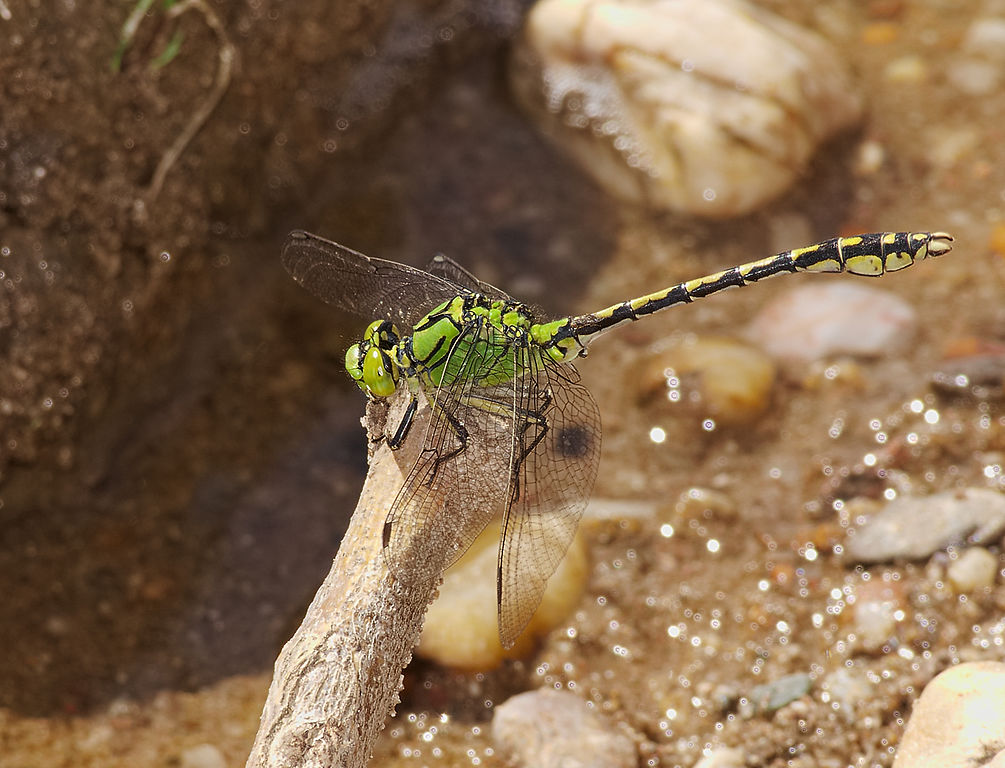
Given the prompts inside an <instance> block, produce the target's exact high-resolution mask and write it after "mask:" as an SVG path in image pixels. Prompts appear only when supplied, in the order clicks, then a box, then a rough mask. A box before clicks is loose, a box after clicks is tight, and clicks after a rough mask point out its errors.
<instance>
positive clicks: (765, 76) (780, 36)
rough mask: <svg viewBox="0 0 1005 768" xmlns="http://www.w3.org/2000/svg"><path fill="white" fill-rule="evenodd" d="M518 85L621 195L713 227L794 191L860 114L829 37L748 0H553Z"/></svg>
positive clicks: (525, 53)
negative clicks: (823, 145)
mask: <svg viewBox="0 0 1005 768" xmlns="http://www.w3.org/2000/svg"><path fill="white" fill-rule="evenodd" d="M512 82H513V86H514V91H515V93H516V95H517V98H518V100H519V101H520V102H521V103H522V104H524V105H525V107H526V108H527V109H528V111H529V112H530V113H531V114H533V115H535V116H536V117H537V118H538V120H539V123H540V125H541V127H542V129H543V130H544V132H545V133H546V134H547V135H549V136H550V137H551V138H552V139H554V140H555V142H556V143H557V144H558V145H559V146H560V147H562V148H563V149H564V150H566V151H567V152H568V153H569V154H570V155H572V156H573V157H574V158H575V159H576V160H578V161H579V163H580V164H581V165H582V167H583V168H584V170H586V171H587V172H588V173H590V174H591V175H592V176H593V177H594V178H595V179H596V180H597V181H598V182H599V183H600V184H601V185H602V186H604V187H605V188H607V189H608V191H610V192H611V193H612V194H614V195H616V196H618V197H621V198H624V199H626V200H629V201H632V202H636V203H642V204H646V205H651V206H653V207H656V208H668V209H671V210H676V211H683V212H687V213H691V214H696V215H700V216H710V217H725V216H733V215H738V214H743V213H746V212H749V211H751V210H754V209H756V208H757V207H758V206H760V205H761V204H762V203H764V202H766V201H768V200H770V199H771V198H773V197H775V196H776V195H778V194H779V193H781V192H782V191H784V190H785V189H786V188H787V187H788V186H789V185H790V184H791V183H792V182H793V180H794V179H796V178H797V177H798V175H799V174H800V173H801V172H802V171H803V169H804V168H805V167H806V165H807V163H808V161H809V159H810V157H811V156H812V154H813V151H814V149H815V148H816V147H817V145H818V144H819V143H820V142H821V141H823V140H825V139H827V138H828V137H830V136H832V135H833V134H835V133H837V132H838V131H840V130H842V129H845V128H847V127H849V126H851V125H853V124H854V123H856V122H857V121H858V119H859V117H860V115H861V103H860V99H859V96H858V95H857V93H856V92H855V91H854V90H853V89H852V86H851V83H850V80H849V77H848V74H847V70H846V67H845V64H844V62H843V61H842V60H841V59H840V57H839V56H838V55H837V53H836V52H835V50H834V49H833V48H832V47H831V46H830V45H829V44H828V43H827V42H826V41H825V40H824V39H823V38H821V37H819V36H818V35H816V34H814V33H812V32H810V31H808V30H806V29H802V28H800V27H798V26H796V25H794V24H791V23H789V22H787V21H785V20H784V19H781V18H779V17H777V16H774V15H772V14H770V13H768V12H767V11H764V10H761V9H759V8H757V7H755V6H753V5H750V4H748V3H746V2H743V0H623V1H622V2H616V1H615V0H542V2H539V3H538V4H537V5H536V6H535V7H534V9H533V10H532V11H531V13H530V15H529V16H528V19H527V23H526V26H525V30H524V35H523V42H522V45H520V46H519V47H518V48H517V53H516V55H515V56H514V63H513V69H512Z"/></svg>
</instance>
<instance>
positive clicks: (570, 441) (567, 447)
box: [555, 424, 593, 459]
mask: <svg viewBox="0 0 1005 768" xmlns="http://www.w3.org/2000/svg"><path fill="white" fill-rule="evenodd" d="M592 441H593V436H592V435H591V434H590V431H589V430H588V429H587V428H586V427H583V426H581V425H579V424H573V425H571V426H565V427H563V428H562V430H561V431H560V432H559V433H558V435H557V436H556V438H555V445H556V448H557V449H558V452H559V454H560V455H562V456H565V457H566V458H569V459H581V458H583V457H584V456H586V455H587V454H588V453H589V452H590V447H591V445H592Z"/></svg>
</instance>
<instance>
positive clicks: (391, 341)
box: [346, 232, 952, 397]
mask: <svg viewBox="0 0 1005 768" xmlns="http://www.w3.org/2000/svg"><path fill="white" fill-rule="evenodd" d="M951 243H952V237H951V236H950V235H947V234H946V233H944V232H880V233H875V234H868V235H856V236H854V237H838V238H833V239H831V240H827V241H824V242H822V243H817V244H816V245H811V246H809V247H806V248H797V249H795V250H792V251H784V252H783V253H779V254H776V255H774V256H769V257H768V258H765V259H760V260H758V261H752V262H748V263H746V264H741V265H739V266H736V267H732V268H730V269H726V270H723V271H721V272H716V273H714V274H711V275H706V276H705V277H699V278H697V279H694V280H688V281H685V282H683V283H679V284H677V285H674V286H671V287H670V288H666V289H664V290H661V291H657V292H655V293H650V294H647V295H645V296H640V297H639V298H637V299H632V300H630V301H625V302H622V303H620V304H615V305H613V306H610V307H608V308H606V309H602V310H600V311H599V312H593V313H590V314H587V315H580V316H577V317H566V318H562V319H560V320H554V321H551V322H545V323H537V322H535V320H534V317H533V315H532V314H531V311H530V309H529V308H528V307H527V306H525V305H524V304H520V303H519V302H515V301H511V300H505V299H491V298H488V297H486V296H483V295H481V294H478V293H466V294H464V295H459V296H457V297H455V298H453V299H450V300H448V301H446V302H444V303H443V304H441V305H439V306H438V307H435V308H434V309H432V310H431V311H430V312H429V313H428V314H427V315H426V316H425V317H423V318H422V320H420V321H419V322H418V323H416V325H415V326H414V328H412V329H410V330H411V334H410V335H407V336H401V335H400V334H399V332H398V329H397V328H395V327H394V326H393V325H392V324H391V323H390V322H389V321H387V320H377V321H374V322H373V323H371V324H370V326H369V327H368V328H367V329H366V332H365V334H364V336H363V339H362V341H360V342H359V343H358V344H354V345H352V346H351V347H350V348H349V351H348V352H347V353H346V370H347V371H348V372H349V375H350V376H352V378H353V379H354V380H355V381H356V383H357V384H358V385H359V387H360V388H361V389H362V390H363V391H364V392H365V393H366V394H367V395H368V396H370V397H388V396H389V395H391V394H392V393H393V392H394V390H395V388H396V386H397V383H398V380H399V379H400V378H404V379H405V380H406V381H408V383H409V387H410V388H412V389H413V391H414V390H415V389H417V388H418V387H422V388H429V387H433V388H435V387H440V386H451V385H453V384H454V383H456V382H458V381H465V382H468V383H470V384H472V385H475V386H482V387H488V386H495V385H499V384H503V383H505V382H507V381H510V380H512V379H513V378H514V377H515V376H516V375H517V374H518V373H521V372H522V371H521V366H523V367H526V366H539V365H542V364H544V365H548V364H558V363H565V362H569V361H571V360H573V359H575V358H576V357H579V356H581V355H583V354H585V353H586V347H587V345H588V344H589V343H590V342H591V341H592V340H593V339H594V338H596V337H597V336H598V335H600V334H601V333H603V332H605V331H608V330H610V329H611V328H614V327H615V326H617V325H620V324H621V323H624V322H629V321H634V320H637V319H639V318H640V317H643V316H645V315H650V314H653V313H654V312H659V311H661V310H663V309H667V308H669V307H672V306H675V305H677V304H687V303H690V302H692V301H694V300H695V299H699V298H703V297H705V296H710V295H711V294H713V293H718V292H720V291H723V290H725V289H726V288H738V287H742V286H744V285H749V284H751V283H755V282H758V281H760V280H764V279H766V278H769V277H773V276H775V275H780V274H787V273H793V272H850V273H852V274H856V275H866V276H869V277H879V276H881V275H883V274H885V273H886V272H895V271H898V270H900V269H904V268H905V267H909V266H910V265H911V264H913V263H914V262H915V261H918V260H921V259H925V258H928V257H932V256H941V255H942V254H944V253H946V252H948V251H949V250H950V249H951V247H952V246H951Z"/></svg>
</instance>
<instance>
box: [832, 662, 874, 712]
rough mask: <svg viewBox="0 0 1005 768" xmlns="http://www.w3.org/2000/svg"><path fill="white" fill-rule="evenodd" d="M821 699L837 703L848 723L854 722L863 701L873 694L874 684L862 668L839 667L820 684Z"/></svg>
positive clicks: (838, 709)
mask: <svg viewBox="0 0 1005 768" xmlns="http://www.w3.org/2000/svg"><path fill="white" fill-rule="evenodd" d="M820 688H821V693H820V696H821V700H822V701H824V702H825V703H830V704H832V705H835V706H836V708H837V711H838V712H840V714H841V716H842V717H843V718H844V720H845V722H847V723H854V722H855V721H856V719H857V714H858V709H859V707H860V706H861V705H862V702H865V701H868V700H869V698H870V697H871V696H872V695H873V686H872V685H871V684H870V683H869V681H868V680H867V679H866V678H865V676H864V674H863V673H862V671H861V670H860V669H855V668H849V667H839V668H838V669H836V670H834V671H833V672H831V673H830V674H828V675H827V677H825V678H824V679H823V682H822V683H821V684H820Z"/></svg>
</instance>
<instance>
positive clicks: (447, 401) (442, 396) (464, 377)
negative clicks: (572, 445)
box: [384, 323, 514, 580]
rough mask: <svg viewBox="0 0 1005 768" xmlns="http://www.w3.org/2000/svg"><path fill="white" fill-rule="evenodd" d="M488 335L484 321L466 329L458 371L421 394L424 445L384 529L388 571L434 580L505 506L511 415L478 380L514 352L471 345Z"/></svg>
mask: <svg viewBox="0 0 1005 768" xmlns="http://www.w3.org/2000/svg"><path fill="white" fill-rule="evenodd" d="M492 332H493V331H492V329H491V328H490V327H488V325H487V324H477V323H475V324H472V325H471V327H469V328H466V329H464V331H463V332H462V334H461V335H460V336H459V337H458V340H457V341H456V342H455V343H454V345H453V348H452V350H451V356H452V359H451V360H450V362H449V363H448V365H451V366H456V367H457V368H458V369H459V371H460V375H458V377H457V379H456V381H455V382H454V383H453V384H452V385H449V386H448V385H445V386H441V387H439V388H437V389H435V390H433V391H431V392H429V393H427V397H428V399H429V401H430V408H431V411H432V412H431V414H430V420H429V425H428V426H427V429H426V433H425V436H424V438H423V446H422V450H421V453H420V455H419V458H418V459H417V460H416V462H415V465H414V466H413V467H412V469H411V471H410V472H409V474H408V477H407V478H406V480H405V483H404V484H403V485H402V488H401V490H400V492H399V493H398V496H397V498H396V499H395V501H394V504H393V505H392V507H391V510H390V512H389V513H388V517H387V521H386V523H385V526H384V557H385V560H386V561H387V564H388V567H389V568H390V569H391V572H392V573H395V574H401V573H403V572H405V571H406V567H405V563H407V564H408V566H407V570H408V571H409V572H419V573H421V574H422V575H423V577H424V578H428V579H430V580H433V579H436V578H438V577H439V575H440V573H441V572H442V570H443V568H445V567H447V566H448V565H450V564H451V563H453V562H454V561H456V560H457V558H459V557H460V556H461V555H462V554H463V553H464V552H465V551H466V550H467V549H468V547H469V546H470V545H471V543H472V542H473V541H474V540H475V538H476V537H477V536H478V534H479V533H481V531H482V529H484V528H485V526H486V524H488V522H489V520H491V519H492V517H493V515H496V514H498V513H499V512H500V511H501V510H502V508H503V505H504V504H505V501H506V493H507V488H508V485H509V467H510V454H511V444H512V439H513V438H512V435H513V426H514V420H513V414H512V411H511V410H510V409H508V408H500V407H495V405H494V404H495V403H496V401H497V399H498V397H499V395H498V389H499V387H482V386H479V385H478V384H477V383H476V382H477V379H478V377H479V374H480V373H484V372H485V371H486V370H488V369H490V368H491V367H492V366H494V365H499V364H500V363H501V362H502V360H503V358H504V356H505V355H512V354H513V353H512V351H511V350H510V349H509V348H508V347H506V346H505V345H499V344H496V343H491V342H492V341H493V340H492V339H491V338H490V339H488V340H489V341H490V343H488V344H483V345H476V344H474V343H469V342H473V341H475V340H476V339H478V338H482V339H485V338H486V335H487V334H491V333H492ZM486 406H488V407H486ZM462 433H463V434H465V435H466V437H465V438H462V437H461V434H462Z"/></svg>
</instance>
